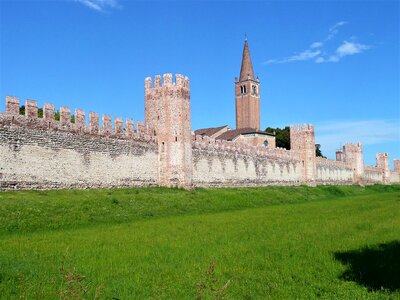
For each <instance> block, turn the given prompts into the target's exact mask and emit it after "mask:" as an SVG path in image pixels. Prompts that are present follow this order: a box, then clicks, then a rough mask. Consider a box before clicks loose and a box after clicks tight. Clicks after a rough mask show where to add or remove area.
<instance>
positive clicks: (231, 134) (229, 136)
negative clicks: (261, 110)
mask: <svg viewBox="0 0 400 300" xmlns="http://www.w3.org/2000/svg"><path fill="white" fill-rule="evenodd" d="M252 133H257V134H262V135H271V136H275V135H274V134H272V133H268V132H265V131H261V130H257V129H254V128H240V129H233V130H228V131H226V132H224V133H223V134H221V135H219V136H217V137H216V139H218V140H226V141H232V140H233V139H235V138H237V137H238V136H239V135H245V134H252Z"/></svg>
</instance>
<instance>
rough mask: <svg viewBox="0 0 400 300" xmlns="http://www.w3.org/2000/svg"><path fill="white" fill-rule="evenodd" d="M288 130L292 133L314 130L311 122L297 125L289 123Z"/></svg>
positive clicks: (311, 131)
mask: <svg viewBox="0 0 400 300" xmlns="http://www.w3.org/2000/svg"><path fill="white" fill-rule="evenodd" d="M290 132H291V133H293V134H296V133H304V132H310V133H313V132H314V125H313V124H303V125H301V126H300V124H297V125H290Z"/></svg>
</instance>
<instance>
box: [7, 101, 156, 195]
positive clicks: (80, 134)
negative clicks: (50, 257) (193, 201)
mask: <svg viewBox="0 0 400 300" xmlns="http://www.w3.org/2000/svg"><path fill="white" fill-rule="evenodd" d="M111 124H112V123H111V117H110V116H107V115H104V116H103V118H102V126H101V127H100V126H99V123H98V114H96V113H90V114H89V125H86V122H85V113H84V112H83V111H82V110H75V123H71V114H70V110H69V108H68V107H61V108H60V121H56V120H55V119H54V106H53V105H52V104H45V105H44V107H43V118H38V106H37V102H36V101H33V100H27V101H26V105H25V115H19V100H18V98H16V97H7V99H6V112H5V113H0V157H1V160H0V188H2V189H13V188H15V189H26V188H33V189H52V188H95V187H123V186H143V185H156V184H158V149H157V144H156V138H154V137H151V136H149V135H146V134H145V133H144V132H140V130H139V131H138V130H136V131H135V130H134V125H133V120H130V119H128V120H127V121H126V126H125V127H123V123H122V120H121V119H120V118H116V119H115V120H114V127H112V126H111Z"/></svg>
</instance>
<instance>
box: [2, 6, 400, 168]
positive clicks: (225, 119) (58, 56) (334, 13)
mask: <svg viewBox="0 0 400 300" xmlns="http://www.w3.org/2000/svg"><path fill="white" fill-rule="evenodd" d="M399 18H400V17H399V2H398V1H306V2H302V1H174V2H171V1H158V2H157V1H122V0H57V1H50V0H49V1H35V0H31V1H29V0H25V1H18V0H13V1H7V0H0V34H1V35H0V43H1V44H0V45H1V48H0V49H1V53H0V96H1V99H5V96H6V95H15V96H18V97H20V99H21V101H25V99H26V98H30V99H35V100H38V102H39V106H42V105H43V103H44V102H52V103H54V104H55V106H56V107H59V106H61V105H66V106H70V107H71V109H72V110H74V109H75V108H82V109H84V110H85V111H86V112H87V115H88V113H89V111H96V112H99V113H107V114H110V115H111V116H113V117H117V116H121V117H124V118H126V117H132V118H134V119H135V120H143V119H144V99H143V93H144V91H143V86H144V78H145V77H146V76H154V75H156V74H163V73H181V74H184V75H186V76H188V77H189V78H190V79H191V109H192V127H193V129H197V128H201V127H211V126H219V125H225V124H228V125H230V126H232V127H234V126H235V106H234V78H235V77H236V76H238V75H239V71H240V63H241V55H242V49H243V41H244V36H245V34H247V36H248V41H249V46H250V52H251V56H252V60H253V67H254V70H255V72H256V74H257V75H258V76H259V77H260V80H261V126H262V128H265V127H268V126H271V127H278V126H279V127H282V126H285V125H290V124H296V123H313V124H315V126H316V142H317V143H320V144H322V151H323V153H324V154H325V155H327V156H328V157H330V158H333V157H334V151H335V149H336V148H338V147H340V146H341V145H342V144H344V143H346V142H362V143H363V144H364V160H365V162H366V163H367V164H369V165H372V164H375V153H376V152H379V151H381V152H388V153H389V155H390V158H391V160H392V159H393V158H400V104H399V102H400V92H399V82H400V75H399V69H400V57H399V53H400V49H399V42H400V39H399V35H400V33H399V30H400V29H399V28H400V24H399ZM4 107H5V105H4V100H2V104H1V106H0V108H1V110H4Z"/></svg>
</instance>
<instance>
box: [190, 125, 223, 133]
mask: <svg viewBox="0 0 400 300" xmlns="http://www.w3.org/2000/svg"><path fill="white" fill-rule="evenodd" d="M225 127H228V125H224V126H220V127H210V128H201V129H197V130H195V131H194V134H195V135H205V136H212V135H214V134H216V133H217V132H218V131H220V130H222V129H224V128H225Z"/></svg>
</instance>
